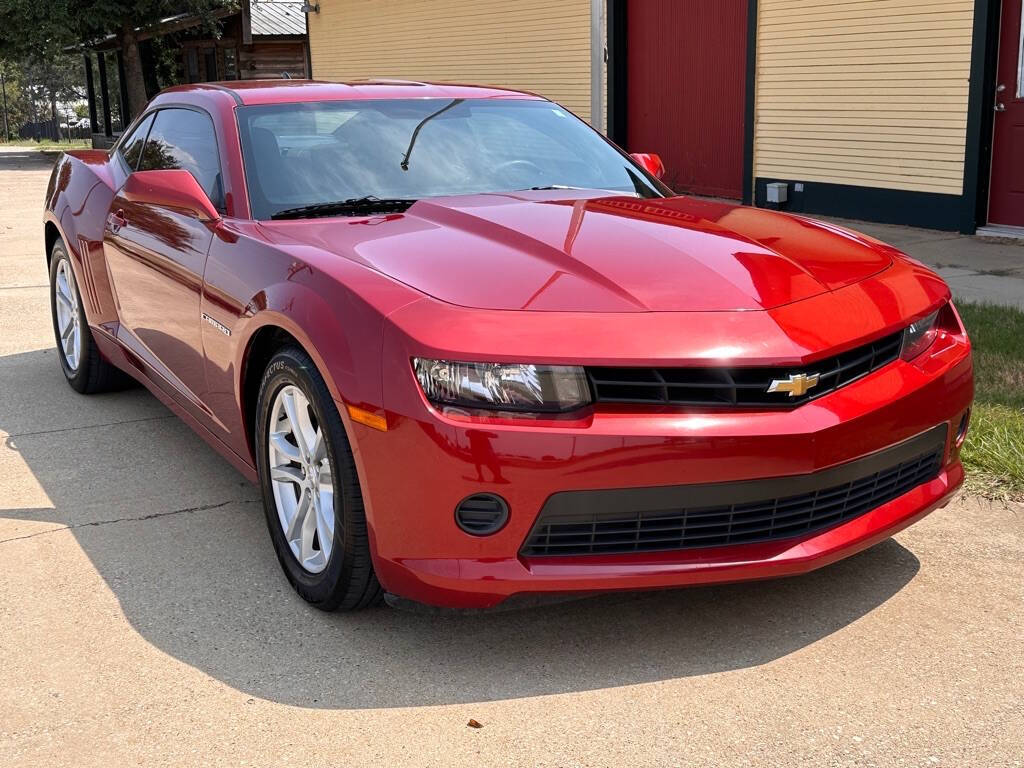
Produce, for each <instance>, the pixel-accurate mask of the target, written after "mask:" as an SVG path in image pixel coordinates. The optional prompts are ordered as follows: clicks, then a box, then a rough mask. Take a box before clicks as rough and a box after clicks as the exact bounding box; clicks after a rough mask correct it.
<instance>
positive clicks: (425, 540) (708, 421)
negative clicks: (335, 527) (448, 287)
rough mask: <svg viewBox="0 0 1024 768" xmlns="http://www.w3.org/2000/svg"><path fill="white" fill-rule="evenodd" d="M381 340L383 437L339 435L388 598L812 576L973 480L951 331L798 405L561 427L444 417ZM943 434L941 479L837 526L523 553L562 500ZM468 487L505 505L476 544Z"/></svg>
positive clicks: (826, 465) (735, 478)
mask: <svg viewBox="0 0 1024 768" xmlns="http://www.w3.org/2000/svg"><path fill="white" fill-rule="evenodd" d="M615 323H616V324H615V326H614V327H618V326H619V325H621V321H619V320H617V319H616V321H615ZM389 333H391V334H392V338H388V337H386V338H385V340H384V348H385V354H384V361H383V382H384V396H385V404H386V406H387V409H386V411H383V413H384V414H385V416H386V419H387V424H388V430H387V431H378V430H376V429H373V428H371V427H368V426H364V425H362V424H357V423H353V422H347V424H346V426H347V427H348V429H349V432H350V434H351V436H352V437H353V446H354V448H355V456H356V462H357V466H358V469H359V472H360V481H361V484H362V490H363V498H364V502H365V504H366V511H367V519H368V522H369V526H370V538H371V547H372V551H373V556H374V567H375V569H376V572H377V575H378V577H379V579H380V581H381V583H382V584H383V586H384V588H385V589H386V590H387V591H388V592H390V593H393V594H395V595H398V596H401V597H403V598H407V599H410V600H414V601H417V602H421V603H426V604H431V605H438V606H447V607H456V608H488V607H492V606H495V605H497V604H499V603H501V602H502V601H504V600H505V599H507V598H509V597H511V596H513V595H555V594H559V593H579V592H597V591H608V590H624V589H629V590H635V589H655V588H663V587H673V586H681V585H689V584H706V583H713V582H715V583H716V582H730V581H739V580H746V579H762V578H769V577H774V576H785V575H792V574H797V573H803V572H806V571H810V570H813V569H815V568H818V567H821V566H823V565H827V564H828V563H831V562H834V561H835V560H838V559H840V558H843V557H846V556H847V555H850V554H853V553H855V552H857V551H860V550H862V549H864V548H866V547H869V546H871V545H872V544H874V543H876V542H878V541H880V540H882V539H884V538H886V537H888V536H891V535H892V534H893V533H895V532H896V531H898V530H900V529H902V528H903V527H905V526H907V525H909V524H911V523H913V522H914V521H916V520H918V519H919V518H921V517H923V516H924V515H926V514H928V513H929V512H930V511H932V510H933V509H936V508H937V507H940V506H943V505H944V504H945V503H946V502H947V501H948V500H949V498H950V497H951V496H952V494H953V493H954V492H955V491H956V489H957V488H958V487H959V486H960V484H961V483H962V481H963V476H964V473H963V468H962V465H961V463H960V461H959V456H958V450H957V448H956V446H955V445H954V437H955V434H956V429H957V426H958V424H959V422H960V419H961V417H962V416H963V415H964V414H965V412H966V411H967V409H968V408H969V407H970V403H971V401H972V398H973V375H972V365H971V356H970V344H969V342H968V340H967V338H966V336H965V335H964V334H962V333H959V334H956V333H948V334H944V335H943V336H942V338H941V339H940V340H938V341H937V342H936V343H935V344H934V345H933V347H932V348H931V349H930V350H929V351H928V352H927V353H926V354H925V355H922V356H921V357H920V358H918V359H917V360H915V361H914V362H913V363H906V362H904V361H902V360H897V361H896V362H894V363H891V364H889V365H888V366H886V367H884V368H882V369H880V370H877V371H875V372H874V373H872V374H869V375H868V376H865V377H864V378H862V379H859V380H857V381H855V382H852V383H850V384H849V385H847V386H845V387H843V388H841V389H839V390H836V391H834V392H832V393H830V394H828V395H826V396H823V397H821V398H818V399H816V400H813V401H811V402H808V403H806V404H804V405H802V406H799V407H797V408H794V409H791V410H742V411H741V410H728V411H725V410H700V411H694V410H692V409H691V410H686V409H681V408H675V409H673V408H665V409H661V410H657V411H655V410H652V409H650V408H647V407H636V406H632V407H630V406H620V407H610V406H605V405H601V406H595V407H592V408H590V409H588V410H587V411H586V412H585V413H583V414H581V415H579V416H578V417H577V418H574V419H571V420H568V421H566V420H534V421H529V420H502V419H487V420H483V419H477V418H471V417H467V416H460V415H458V414H451V413H441V412H439V411H438V410H436V409H435V408H433V407H432V406H430V405H429V404H428V403H427V402H426V401H425V400H424V398H423V396H422V393H421V392H420V390H419V388H418V385H417V384H416V382H415V379H414V377H413V374H412V370H411V367H410V364H409V359H410V357H411V356H413V355H414V354H415V352H416V344H417V343H418V342H415V341H413V340H411V339H410V338H408V336H406V335H404V334H401V333H399V332H398V331H397V330H392V331H390V332H389ZM438 356H443V355H440V354H439V355H438ZM547 362H560V361H559V360H548V361H547ZM339 410H341V411H342V413H344V412H345V410H344V408H339ZM935 428H939V429H940V430H941V431H942V432H943V434H944V438H942V439H941V442H942V448H941V459H940V461H939V469H938V472H937V474H930V475H929V477H930V478H931V479H928V480H926V481H925V482H923V483H922V484H920V485H918V486H916V487H914V488H912V489H911V490H909V491H907V492H906V493H903V494H902V495H900V496H898V497H897V498H892V499H890V500H887V501H885V502H884V503H882V504H881V505H880V506H877V507H875V508H873V509H871V510H870V511H867V512H864V513H863V514H859V515H858V516H856V517H854V518H852V519H847V520H845V521H841V522H839V523H838V524H837V525H835V526H833V527H829V528H827V529H819V530H815V531H812V532H810V533H807V534H805V535H802V536H795V537H793V538H790V539H786V540H783V541H780V540H772V541H761V542H754V543H744V544H736V545H726V546H714V547H708V548H690V549H683V550H673V551H650V552H635V553H629V554H612V555H608V554H586V555H574V556H571V557H550V556H546V557H531V556H528V555H524V554H523V551H524V550H523V546H524V543H525V542H526V541H527V538H528V536H529V534H530V532H531V530H532V529H533V527H534V524H535V522H536V520H537V518H538V515H539V514H540V512H541V510H542V509H543V508H544V506H545V504H546V503H547V502H548V501H549V499H551V498H552V497H553V496H555V495H556V494H560V493H563V492H573V491H608V490H611V489H627V490H626V491H624V492H626V493H628V489H643V490H642V491H640V490H638V495H641V496H642V495H643V494H644V493H646V492H647V491H650V489H652V488H657V487H662V486H673V487H677V486H686V485H694V486H707V485H708V484H716V483H722V484H726V486H723V487H728V485H729V484H736V483H743V482H747V481H752V480H764V479H765V478H792V479H793V482H794V483H795V484H796V485H799V484H800V483H801V482H804V481H806V479H807V477H809V476H810V477H813V476H814V475H817V474H818V473H827V472H829V471H834V470H836V468H838V467H840V466H841V465H844V464H847V463H849V462H853V461H855V460H859V459H864V458H865V457H869V456H870V455H871V454H875V453H877V452H879V451H883V450H884V449H886V448H889V447H891V446H894V445H897V444H899V443H903V442H904V441H908V440H910V439H912V438H914V437H915V436H919V435H922V434H924V433H926V432H929V430H933V429H935ZM476 493H492V494H497V495H500V496H501V497H503V498H504V499H505V500H506V501H507V502H508V506H509V510H510V514H509V519H508V522H507V523H506V524H505V526H504V527H503V528H502V529H501V530H499V531H498V532H497V533H494V534H492V535H489V536H484V537H478V536H471V535H469V534H467V533H464V532H463V531H462V530H460V529H459V528H458V526H457V525H456V523H455V514H454V513H455V507H456V505H457V504H458V503H459V502H460V501H461V500H462V499H464V498H466V497H467V496H470V495H471V494H476Z"/></svg>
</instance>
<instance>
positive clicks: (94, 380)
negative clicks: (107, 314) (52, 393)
mask: <svg viewBox="0 0 1024 768" xmlns="http://www.w3.org/2000/svg"><path fill="white" fill-rule="evenodd" d="M68 275H70V276H71V280H70V281H68V280H67V276H68ZM58 276H59V277H60V282H58ZM58 293H59V294H60V296H61V297H63V301H62V299H60V298H58ZM69 301H70V302H71V304H70V305H69V304H68V302H69ZM58 304H60V305H61V306H60V311H59V312H58ZM69 312H70V313H71V314H72V315H73V318H74V319H73V320H72V323H73V324H74V326H75V331H76V332H77V334H78V341H77V343H75V344H72V345H70V346H72V347H74V349H75V353H74V354H73V355H72V354H69V352H68V349H67V347H66V346H65V344H64V343H63V342H62V339H61V328H62V322H61V320H62V318H63V319H64V320H67V317H68V313H69ZM50 316H51V317H52V319H53V336H54V341H55V342H56V344H57V359H58V361H60V368H61V370H62V371H63V372H64V377H65V378H66V379H67V380H68V384H70V385H71V388H72V389H74V390H75V391H76V392H81V393H82V394H83V395H91V394H94V393H96V392H107V391H109V390H112V389H122V388H124V387H125V386H126V385H127V384H128V383H129V382H130V381H131V380H130V378H129V377H128V375H127V374H125V373H123V372H122V371H121V370H119V369H118V368H116V367H115V366H114V365H112V364H111V363H109V362H108V361H106V360H104V359H103V355H101V354H100V351H99V349H98V348H97V347H96V342H95V341H94V340H93V338H92V332H91V331H90V330H89V323H88V322H87V319H86V316H85V310H84V309H83V308H82V295H81V293H80V292H79V290H78V281H77V280H76V279H75V277H74V269H73V266H72V264H71V259H70V257H69V256H68V253H67V251H66V250H65V248H64V244H63V243H62V242H61V241H60V240H58V241H57V242H56V243H54V245H53V249H52V250H51V251H50ZM63 327H64V328H65V329H66V328H67V325H63Z"/></svg>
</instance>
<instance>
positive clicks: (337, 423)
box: [256, 347, 381, 611]
mask: <svg viewBox="0 0 1024 768" xmlns="http://www.w3.org/2000/svg"><path fill="white" fill-rule="evenodd" d="M257 419H258V421H257V425H256V448H257V450H256V454H257V467H258V469H259V475H260V488H261V490H262V492H263V506H264V511H265V512H266V517H267V527H268V528H269V530H270V538H271V540H272V541H273V544H274V549H275V550H276V552H277V559H278V560H279V561H280V563H281V567H282V568H283V569H284V572H285V575H286V576H287V577H288V580H289V581H290V582H291V584H292V586H293V587H294V588H295V591H296V592H298V593H299V595H300V596H302V598H304V599H305V600H307V601H308V602H310V603H312V604H313V605H314V606H316V607H317V608H320V609H322V610H325V611H332V610H339V609H340V610H353V609H357V608H363V607H365V606H368V605H371V604H373V603H376V602H378V601H379V600H380V597H381V588H380V585H379V583H378V582H377V578H376V575H375V574H374V572H373V565H372V563H371V560H370V545H369V539H368V536H367V530H366V515H365V513H364V511H363V499H362V494H361V493H360V489H359V479H358V477H357V475H356V468H355V461H354V459H353V458H352V450H351V448H350V446H349V443H348V439H347V437H346V435H345V429H344V427H343V426H342V423H341V417H340V415H339V414H338V409H337V407H336V406H335V404H334V399H333V398H332V397H331V395H330V392H329V391H328V389H327V385H326V383H325V382H324V380H323V377H322V376H321V375H320V372H319V371H318V370H317V369H316V366H315V365H314V364H313V361H312V360H311V359H310V358H309V356H308V355H307V354H306V353H305V352H304V351H303V350H301V349H299V348H298V347H286V348H284V349H282V350H281V351H280V352H278V353H277V354H276V355H275V356H274V358H273V359H272V360H271V361H270V364H269V365H268V366H267V369H266V371H265V372H264V374H263V381H262V383H261V385H260V394H259V402H258V405H257Z"/></svg>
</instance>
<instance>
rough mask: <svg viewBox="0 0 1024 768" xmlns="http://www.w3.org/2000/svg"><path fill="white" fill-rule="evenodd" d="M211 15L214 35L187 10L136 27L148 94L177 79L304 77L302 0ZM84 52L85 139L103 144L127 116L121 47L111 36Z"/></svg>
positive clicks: (261, 0)
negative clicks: (88, 128) (87, 132)
mask: <svg viewBox="0 0 1024 768" xmlns="http://www.w3.org/2000/svg"><path fill="white" fill-rule="evenodd" d="M215 18H216V21H217V24H218V26H219V28H220V30H219V31H220V36H219V37H214V36H213V35H212V34H211V33H210V31H209V29H208V28H207V27H206V25H204V24H203V21H202V19H200V18H199V17H197V16H190V15H188V14H180V15H177V16H171V17H168V18H165V19H161V20H160V21H159V22H157V23H156V24H152V25H150V26H147V27H143V28H140V29H139V30H138V37H139V48H140V51H139V53H140V55H141V57H142V65H143V74H144V77H145V83H146V95H147V96H148V97H153V96H154V95H155V94H156V93H157V92H159V91H160V90H162V89H164V88H166V87H168V86H170V85H176V84H179V83H200V82H212V81H218V80H256V79H268V78H270V79H274V78H281V77H285V76H287V77H294V78H303V77H309V75H310V67H309V45H308V42H307V37H306V15H305V13H304V12H303V11H302V3H301V2H294V1H293V0H245V1H244V2H243V3H242V6H241V9H240V10H238V11H234V12H220V13H217V14H215ZM84 55H85V79H86V90H87V93H88V99H89V120H90V122H91V126H92V144H93V146H94V147H97V148H103V147H109V146H111V145H112V144H113V143H114V141H116V139H117V137H118V136H119V135H120V133H121V131H122V130H123V129H124V127H125V126H126V125H127V124H128V123H129V122H131V118H132V115H130V114H128V110H127V107H128V94H127V89H126V88H125V86H124V82H125V80H124V62H123V59H122V53H121V50H120V49H119V48H118V46H117V40H116V39H115V38H113V37H110V38H107V39H105V40H102V41H99V42H97V43H93V44H89V45H87V46H85V51H84ZM158 58H159V59H162V61H161V62H158V61H157V59H158ZM168 61H170V62H171V66H168Z"/></svg>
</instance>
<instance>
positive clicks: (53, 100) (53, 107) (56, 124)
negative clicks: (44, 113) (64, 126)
mask: <svg viewBox="0 0 1024 768" xmlns="http://www.w3.org/2000/svg"><path fill="white" fill-rule="evenodd" d="M50 117H51V118H53V130H55V131H56V132H57V141H58V142H60V140H61V139H63V138H64V137H63V136H62V135H61V132H60V115H58V114H57V94H55V93H54V92H53V91H50ZM68 127H69V128H70V126H68Z"/></svg>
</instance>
